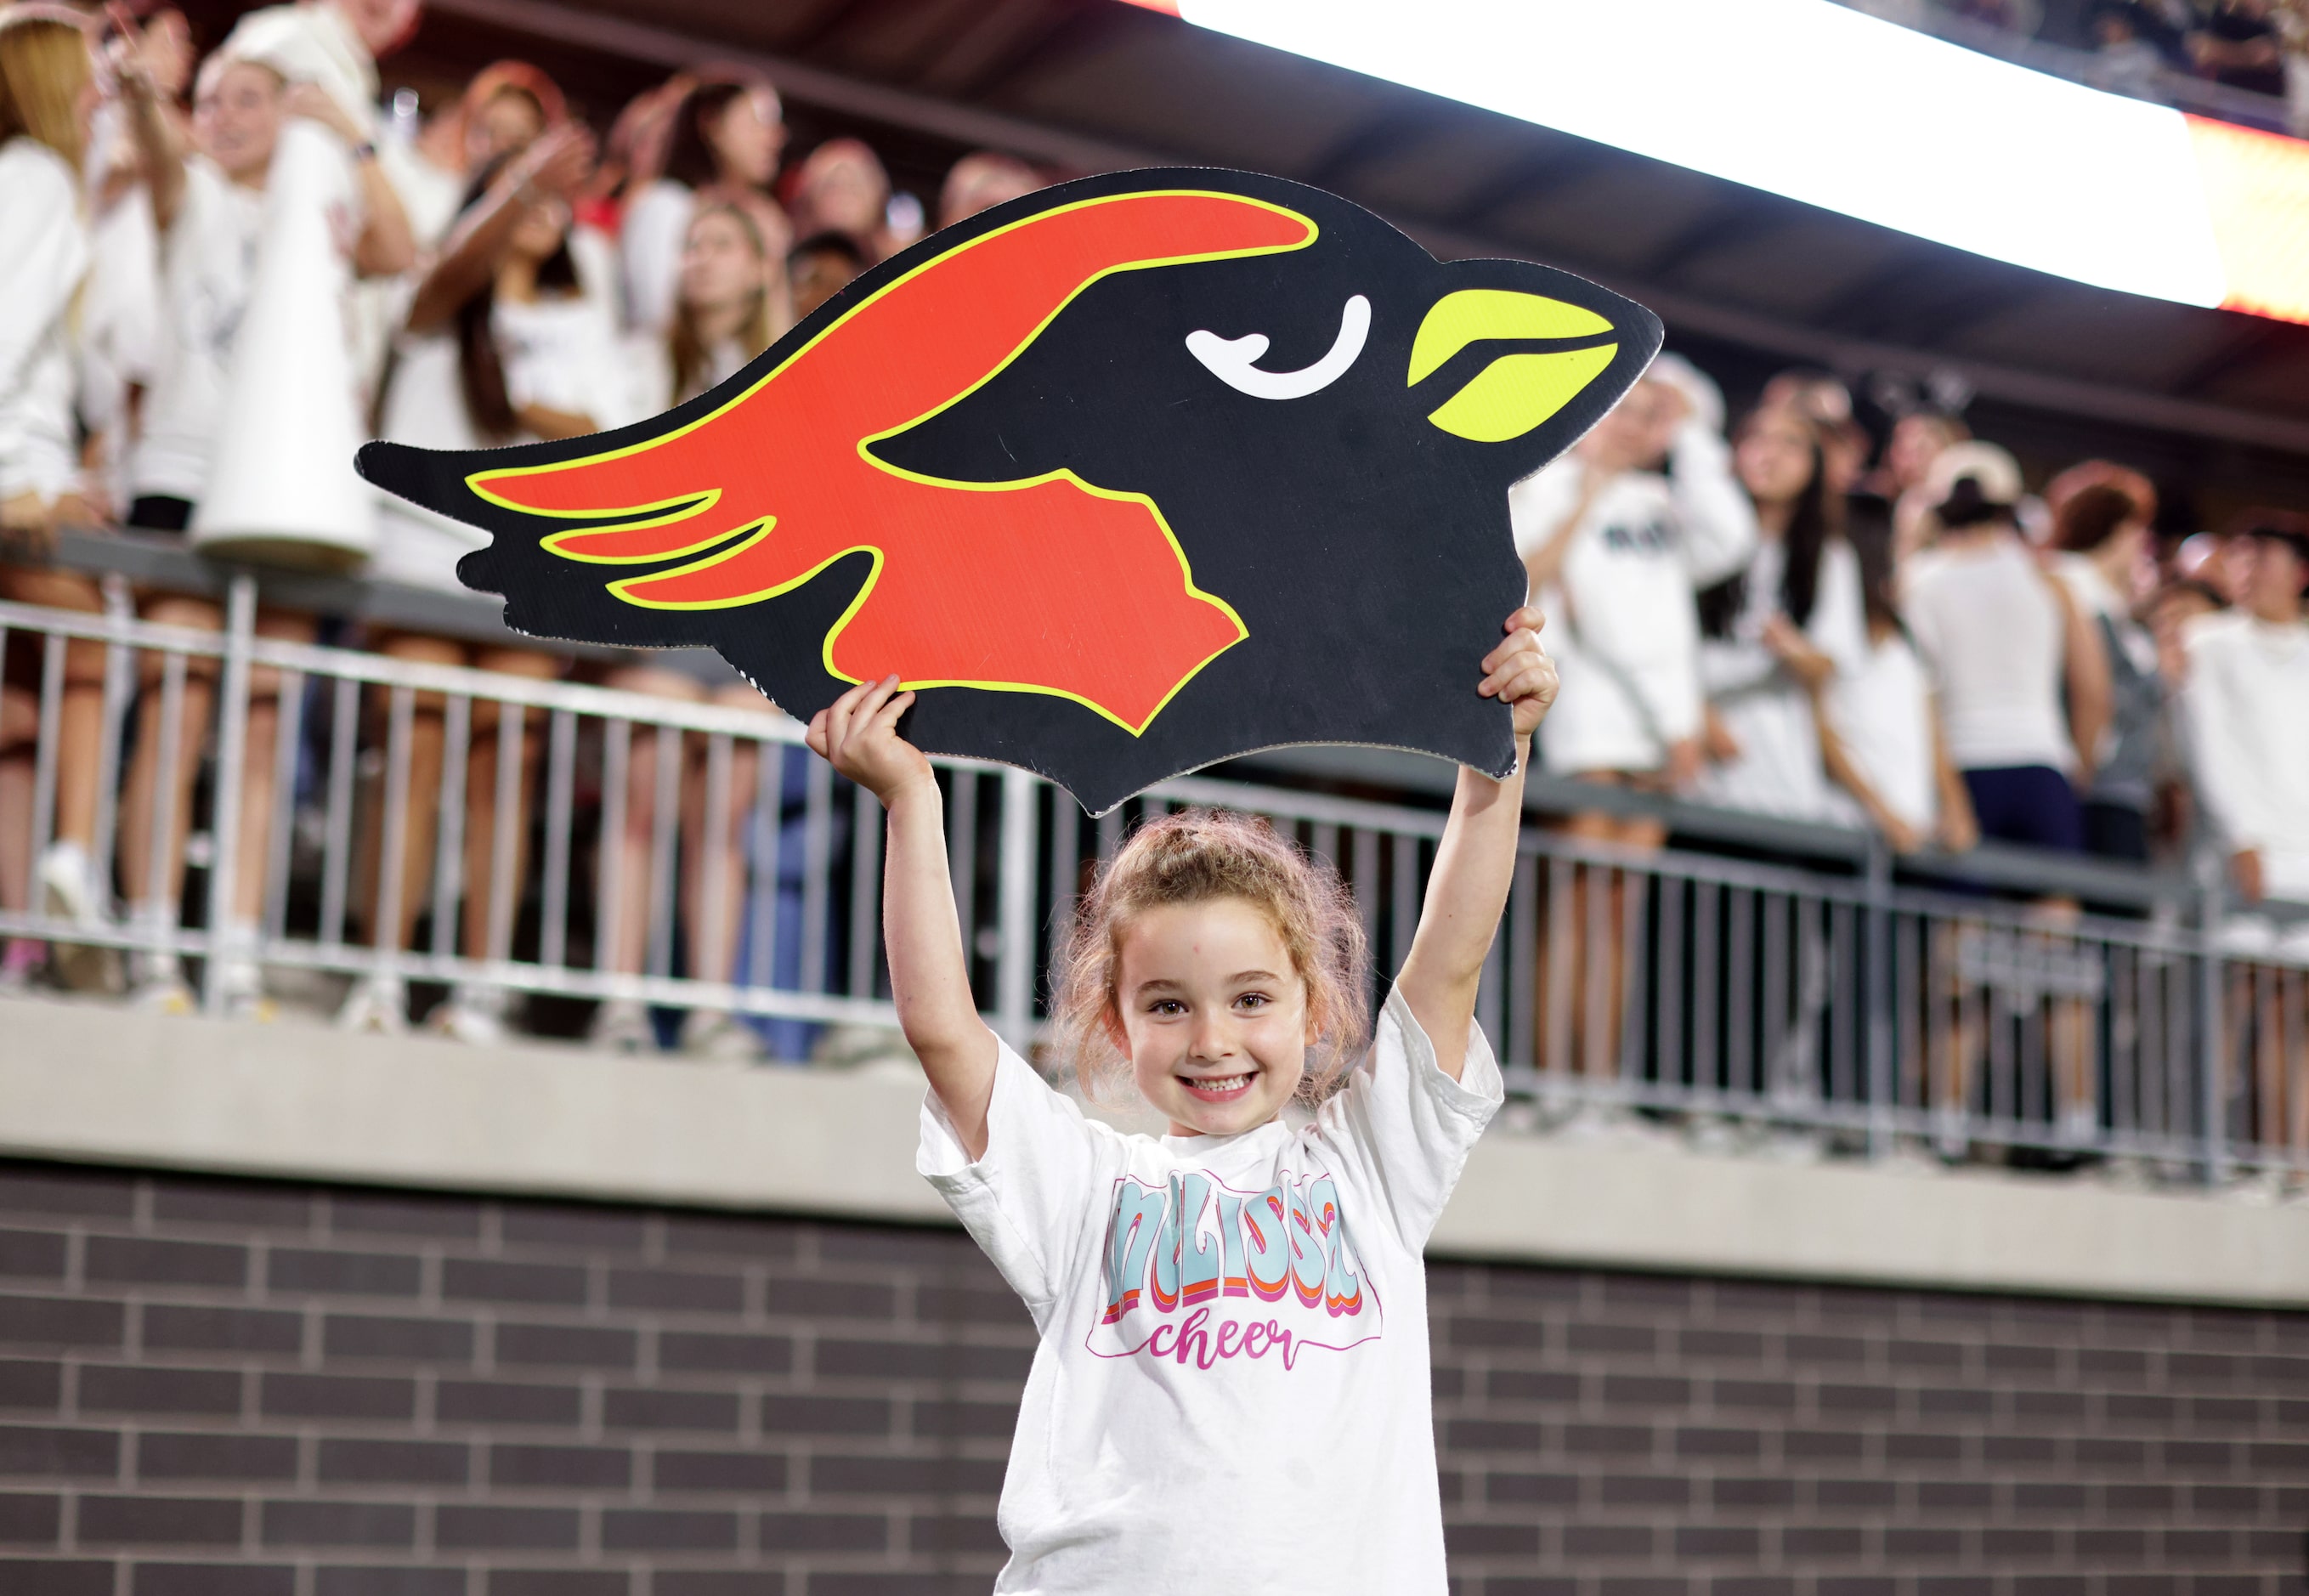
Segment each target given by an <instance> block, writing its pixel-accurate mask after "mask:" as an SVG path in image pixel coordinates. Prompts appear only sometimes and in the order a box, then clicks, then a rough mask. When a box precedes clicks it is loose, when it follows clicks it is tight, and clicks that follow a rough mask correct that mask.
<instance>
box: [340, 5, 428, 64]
mask: <svg viewBox="0 0 2309 1596" xmlns="http://www.w3.org/2000/svg"><path fill="white" fill-rule="evenodd" d="M333 4H335V6H336V8H337V10H338V11H339V12H340V13H342V15H343V16H344V19H345V21H346V22H350V23H351V24H352V29H353V31H354V32H355V33H356V34H358V35H359V37H360V41H361V43H363V44H364V45H366V46H368V53H369V54H370V55H372V56H385V55H390V54H391V53H392V52H393V49H394V48H395V47H397V46H399V45H400V44H401V42H402V40H404V39H407V38H408V37H409V36H410V34H411V33H412V32H414V31H415V30H416V28H417V14H418V13H419V11H421V10H423V9H424V7H423V4H422V0H333Z"/></svg>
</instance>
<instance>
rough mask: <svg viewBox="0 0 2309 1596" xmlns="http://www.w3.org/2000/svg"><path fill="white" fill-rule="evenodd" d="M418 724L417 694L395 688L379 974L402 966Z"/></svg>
mask: <svg viewBox="0 0 2309 1596" xmlns="http://www.w3.org/2000/svg"><path fill="white" fill-rule="evenodd" d="M416 718H417V694H416V692H415V690H414V689H413V688H409V687H398V686H397V687H394V688H393V690H392V693H391V695H390V697H389V698H388V699H387V708H386V712H385V846H384V847H383V848H382V849H381V850H379V852H380V853H381V854H382V855H383V856H384V857H383V858H381V859H380V860H379V862H378V870H377V887H376V932H375V934H374V935H373V936H371V937H370V938H369V941H370V944H371V945H372V946H373V947H374V948H375V949H376V953H377V957H376V961H375V962H374V968H375V969H376V971H377V972H378V973H380V974H383V973H385V972H386V971H390V970H392V968H393V965H394V964H396V963H397V962H399V960H398V959H397V957H396V955H397V954H398V953H400V952H401V878H402V870H403V868H404V867H405V866H406V864H407V862H408V858H409V744H410V738H411V731H412V727H413V724H414V722H415V720H416Z"/></svg>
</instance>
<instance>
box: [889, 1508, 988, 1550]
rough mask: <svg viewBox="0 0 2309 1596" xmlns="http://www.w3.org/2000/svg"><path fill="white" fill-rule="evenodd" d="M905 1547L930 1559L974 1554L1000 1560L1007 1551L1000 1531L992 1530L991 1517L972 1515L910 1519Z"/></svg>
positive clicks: (926, 1516) (925, 1516)
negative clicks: (959, 1554)
mask: <svg viewBox="0 0 2309 1596" xmlns="http://www.w3.org/2000/svg"><path fill="white" fill-rule="evenodd" d="M906 1544H907V1545H908V1546H910V1547H912V1548H913V1549H914V1550H915V1551H917V1552H928V1553H929V1554H930V1555H931V1556H933V1557H951V1556H953V1555H955V1554H956V1553H970V1552H977V1553H980V1554H982V1555H983V1556H986V1557H1001V1556H1002V1555H1003V1553H1004V1551H1005V1548H1004V1546H1003V1544H1002V1532H1001V1531H999V1530H998V1529H996V1528H995V1527H994V1520H993V1518H992V1517H991V1516H990V1515H989V1516H985V1517H981V1516H979V1515H977V1514H953V1515H942V1516H938V1517H931V1516H928V1515H924V1516H921V1517H917V1518H915V1519H912V1521H910V1522H909V1523H908V1524H907V1526H906Z"/></svg>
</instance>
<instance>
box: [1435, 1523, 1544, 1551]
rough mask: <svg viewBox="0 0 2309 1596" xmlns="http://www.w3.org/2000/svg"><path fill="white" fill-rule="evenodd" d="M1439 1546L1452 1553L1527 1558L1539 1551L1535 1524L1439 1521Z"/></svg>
mask: <svg viewBox="0 0 2309 1596" xmlns="http://www.w3.org/2000/svg"><path fill="white" fill-rule="evenodd" d="M1443 1546H1444V1549H1445V1550H1446V1551H1447V1552H1448V1553H1449V1555H1450V1556H1452V1557H1523V1558H1526V1559H1528V1558H1531V1557H1537V1556H1538V1555H1539V1526H1538V1525H1537V1524H1497V1523H1466V1522H1462V1521H1448V1522H1446V1523H1445V1524H1444V1525H1443Z"/></svg>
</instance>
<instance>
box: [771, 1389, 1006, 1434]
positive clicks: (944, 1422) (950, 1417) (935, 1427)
mask: <svg viewBox="0 0 2309 1596" xmlns="http://www.w3.org/2000/svg"><path fill="white" fill-rule="evenodd" d="M846 1400H847V1399H845V1398H832V1397H830V1398H814V1397H795V1398H781V1397H764V1398H763V1399H762V1411H763V1413H764V1415H765V1418H764V1428H768V1420H767V1415H768V1413H769V1412H770V1411H771V1406H770V1405H771V1404H772V1403H773V1402H783V1401H795V1402H816V1401H829V1402H846ZM912 1418H913V1432H914V1434H915V1435H917V1436H921V1437H923V1438H924V1439H933V1438H935V1439H948V1438H953V1439H968V1438H973V1437H974V1438H977V1439H981V1440H988V1441H997V1440H1007V1439H1008V1438H1009V1437H1010V1436H1011V1435H1013V1434H1014V1433H1015V1432H1016V1430H1017V1428H1018V1404H1017V1403H1016V1402H916V1403H914V1408H913V1415H912ZM858 1433H860V1434H868V1435H870V1434H876V1433H878V1432H876V1431H874V1430H872V1429H870V1428H869V1429H867V1430H863V1431H860V1432H858Z"/></svg>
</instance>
